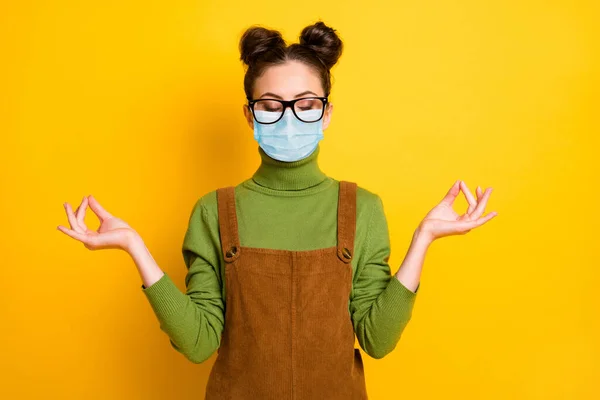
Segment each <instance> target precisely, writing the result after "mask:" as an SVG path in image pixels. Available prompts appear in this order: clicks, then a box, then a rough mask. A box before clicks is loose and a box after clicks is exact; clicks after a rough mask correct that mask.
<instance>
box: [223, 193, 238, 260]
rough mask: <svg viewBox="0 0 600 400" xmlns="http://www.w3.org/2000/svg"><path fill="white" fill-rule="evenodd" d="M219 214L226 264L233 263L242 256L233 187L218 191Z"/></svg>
mask: <svg viewBox="0 0 600 400" xmlns="http://www.w3.org/2000/svg"><path fill="white" fill-rule="evenodd" d="M217 208H218V212H219V236H220V237H221V251H222V252H223V259H224V260H225V262H227V263H230V262H233V261H234V260H235V259H236V258H238V257H239V256H240V247H241V246H240V238H239V234H238V222H237V214H236V212H235V190H234V187H233V186H227V187H223V188H219V189H217Z"/></svg>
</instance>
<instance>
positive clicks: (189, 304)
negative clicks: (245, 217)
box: [142, 198, 225, 364]
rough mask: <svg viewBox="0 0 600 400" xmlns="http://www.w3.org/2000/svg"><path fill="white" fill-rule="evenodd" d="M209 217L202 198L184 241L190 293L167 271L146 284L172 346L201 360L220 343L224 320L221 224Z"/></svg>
mask: <svg viewBox="0 0 600 400" xmlns="http://www.w3.org/2000/svg"><path fill="white" fill-rule="evenodd" d="M213 222H216V221H209V218H208V216H207V212H206V209H205V207H204V205H203V204H202V198H201V199H200V200H198V202H196V204H195V206H194V209H193V211H192V213H191V216H190V218H189V224H188V229H187V231H186V234H185V238H184V241H183V246H182V253H183V259H184V261H185V265H186V267H187V270H188V272H187V275H186V278H185V284H186V287H187V290H186V293H185V294H184V293H182V292H181V291H180V290H179V289H178V288H177V286H176V285H175V284H174V283H173V281H172V280H171V278H170V277H169V275H167V274H166V273H165V274H164V275H163V276H162V277H161V278H160V279H159V280H158V281H157V282H155V283H154V284H152V285H151V286H149V287H145V286H144V285H142V291H143V292H144V294H145V295H146V297H147V298H148V301H149V302H150V305H151V306H152V309H153V310H154V313H155V314H156V316H157V318H158V321H159V323H160V329H161V330H162V331H163V332H165V333H166V334H167V336H168V337H169V341H170V343H171V346H172V347H173V348H174V349H175V350H177V351H178V352H180V353H182V354H183V355H184V356H185V357H186V358H187V359H188V360H190V361H191V362H193V363H196V364H199V363H201V362H203V361H205V360H206V359H208V358H209V357H210V356H211V355H212V354H213V353H214V352H215V351H216V350H217V349H218V348H219V346H220V344H221V333H222V331H223V327H224V324H225V319H224V302H223V298H222V294H221V283H220V282H221V279H220V275H219V273H218V271H219V269H218V268H219V253H218V252H219V249H220V247H219V246H220V244H219V242H218V241H216V240H218V236H217V235H218V229H217V228H216V227H215V224H214V223H213Z"/></svg>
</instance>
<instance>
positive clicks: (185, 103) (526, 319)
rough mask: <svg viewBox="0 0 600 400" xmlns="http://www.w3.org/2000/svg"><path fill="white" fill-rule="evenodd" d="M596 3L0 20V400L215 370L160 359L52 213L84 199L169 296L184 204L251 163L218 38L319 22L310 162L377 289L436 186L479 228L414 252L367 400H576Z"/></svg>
mask: <svg viewBox="0 0 600 400" xmlns="http://www.w3.org/2000/svg"><path fill="white" fill-rule="evenodd" d="M597 4H598V3H597V2H595V1H592V0H590V1H567V0H563V1H541V0H539V1H534V0H530V1H523V0H509V1H503V2H486V1H475V0H472V1H463V2H451V1H444V0H438V1H420V2H417V1H414V2H408V1H388V2H381V1H368V2H351V1H320V2H288V3H286V2H281V1H260V2H257V1H254V2H253V1H235V2H232V1H230V2H220V1H211V2H207V1H195V2H194V1H177V0H173V1H168V2H167V1H163V2H158V1H150V2H149V1H114V0H111V1H104V2H100V3H98V2H87V1H78V2H77V1H64V0H63V1H52V2H50V1H18V2H17V1H13V2H9V1H4V2H3V4H2V5H1V11H0V41H1V42H0V54H1V56H0V57H2V60H1V61H2V62H1V63H0V133H1V142H0V143H1V144H0V171H1V175H0V176H1V178H0V179H1V180H0V184H1V186H0V187H1V190H2V192H1V195H0V210H1V213H2V215H1V221H2V240H1V242H0V243H1V244H0V246H1V248H0V250H1V251H2V263H1V265H2V271H1V272H2V276H1V279H0V293H1V297H0V301H1V303H0V305H1V312H2V315H1V321H2V322H1V323H2V327H1V329H0V332H1V333H0V335H1V336H0V342H1V343H2V354H1V356H0V367H1V371H0V376H1V378H0V380H1V383H0V397H3V398H61V399H75V398H89V399H92V398H93V399H108V398H113V399H117V398H118V399H142V398H144V399H167V398H172V399H174V398H198V399H199V398H203V394H204V389H205V385H206V380H207V377H208V374H209V371H210V368H211V366H212V364H213V362H214V358H215V356H214V355H213V357H212V358H211V359H209V360H208V361H207V362H205V363H204V364H198V365H195V364H192V363H190V362H188V361H187V360H185V359H184V357H183V356H182V355H180V354H178V353H176V352H175V351H174V349H172V348H171V346H170V345H169V343H168V339H167V337H166V335H165V334H164V333H163V332H161V331H160V330H159V326H158V322H157V320H156V318H155V316H154V314H153V313H152V310H151V308H150V306H149V304H148V302H147V300H146V298H145V297H144V295H143V293H142V292H141V289H140V285H141V279H140V278H139V276H138V274H137V271H136V269H135V267H134V264H133V263H132V261H131V260H130V258H129V257H128V256H127V254H125V253H124V252H120V251H117V250H108V251H98V252H91V251H89V250H87V249H86V248H85V247H84V246H83V245H82V244H80V243H78V242H76V241H75V240H73V239H71V238H69V237H67V236H65V235H64V234H63V233H61V232H59V231H58V230H56V226H57V225H59V224H63V225H65V224H67V220H66V217H65V214H64V210H63V206H62V203H63V202H65V201H68V202H70V203H71V204H72V205H73V207H76V206H77V205H78V204H79V202H80V200H81V198H82V196H83V195H87V194H93V195H95V196H96V198H97V199H98V200H99V201H100V202H101V204H103V205H104V206H105V208H106V209H107V210H109V211H110V212H111V213H113V214H114V215H117V216H119V217H121V218H123V219H125V220H126V221H127V222H128V223H130V225H132V226H133V227H134V228H135V229H136V230H138V232H140V234H141V235H142V236H143V238H144V239H145V242H146V245H147V246H148V248H149V249H150V250H151V252H152V254H153V255H154V257H155V259H156V260H157V262H158V263H159V265H160V266H161V267H162V268H163V269H164V270H165V271H167V272H168V273H170V275H171V276H172V277H173V279H174V280H175V281H176V283H177V285H178V286H179V287H180V289H182V290H184V281H183V279H184V276H185V266H184V263H183V259H182V256H181V243H182V240H183V235H184V233H185V229H186V225H187V220H188V217H189V213H190V212H191V209H192V206H193V204H194V202H195V200H196V199H197V198H198V197H199V196H201V195H203V194H204V193H206V192H207V191H209V190H213V189H216V188H217V187H220V186H226V185H232V184H237V183H239V182H240V181H241V180H243V179H245V178H247V177H249V176H250V174H251V173H252V172H253V171H254V170H255V169H256V167H257V166H258V163H259V160H260V159H259V156H258V151H257V144H256V142H255V141H254V140H253V138H252V132H251V130H250V129H248V127H247V125H246V123H245V121H244V120H243V115H242V104H243V101H244V93H243V87H242V78H243V72H244V71H243V68H242V64H241V62H240V61H239V60H238V57H239V53H238V48H237V44H238V40H239V37H240V35H241V34H242V32H243V31H244V29H245V28H247V27H248V26H250V25H251V24H263V25H266V26H268V27H272V28H276V29H280V30H281V31H282V33H283V34H284V37H285V38H286V39H287V40H288V41H295V40H296V39H297V37H298V35H299V33H300V31H301V29H302V28H303V27H304V26H306V25H308V24H311V23H313V22H315V21H316V20H318V19H319V18H322V19H323V21H324V22H326V23H327V24H329V25H331V26H332V27H334V28H336V29H337V30H338V32H339V34H340V36H341V37H342V39H343V40H344V43H345V51H344V54H343V56H342V58H341V60H340V63H339V64H338V65H337V66H336V67H335V68H334V69H333V71H332V72H333V75H334V83H333V93H332V96H331V101H332V102H333V103H334V104H335V109H334V114H333V119H332V123H331V126H330V127H329V129H327V130H326V131H325V139H324V140H323V142H321V146H322V152H321V155H320V159H319V162H320V165H321V168H322V169H323V170H324V171H325V172H326V173H327V174H328V175H330V176H333V177H335V178H336V179H347V180H353V181H356V182H358V183H359V185H361V186H363V187H366V188H367V189H369V190H372V191H374V192H376V193H378V194H379V195H380V196H381V197H382V198H383V201H384V206H385V208H386V215H387V216H388V222H389V226H390V234H391V240H392V257H391V259H390V262H391V264H392V272H395V271H396V270H397V268H398V266H399V265H400V263H401V262H402V259H403V258H404V255H405V252H406V250H407V248H408V245H409V242H410V238H411V234H412V232H413V230H414V229H415V227H416V226H417V224H418V223H419V222H420V220H421V219H422V217H423V216H424V215H425V214H426V212H427V211H429V209H431V208H432V207H433V206H435V205H436V204H437V203H438V202H439V200H441V198H442V197H443V196H444V194H445V193H446V191H447V190H448V188H449V187H450V186H451V185H452V183H453V182H454V181H455V180H456V179H464V180H465V181H466V182H467V184H468V185H469V187H470V188H471V190H472V191H473V192H474V190H475V187H476V186H477V185H482V186H483V187H488V186H492V187H493V188H494V191H493V193H492V196H491V199H490V202H489V206H488V208H487V211H493V210H496V211H498V213H499V215H498V216H497V217H496V218H495V219H493V220H492V221H490V222H488V223H487V224H486V225H484V226H482V227H480V228H478V229H475V230H473V231H471V232H470V233H468V234H467V235H465V236H453V237H449V238H443V239H440V240H439V241H437V242H435V243H434V244H433V245H432V247H431V248H430V250H429V252H428V254H427V258H426V260H425V266H424V270H423V275H422V285H421V288H420V291H419V295H418V298H417V303H416V305H415V309H414V314H413V318H412V320H411V322H410V324H409V326H408V327H407V329H406V330H405V332H404V334H403V336H402V338H401V340H400V342H399V344H398V346H397V347H396V349H395V350H394V352H392V353H391V354H390V355H388V356H387V357H385V358H383V359H381V360H374V359H371V358H369V357H368V356H364V358H365V364H366V366H365V368H366V376H367V385H368V391H369V394H370V398H371V399H374V400H375V399H409V398H410V399H439V398H445V399H593V398H599V397H600V389H599V387H598V383H597V382H598V381H597V379H598V378H600V369H599V366H598V362H599V358H600V357H599V356H600V323H599V319H598V315H599V313H598V307H599V305H600V301H599V295H598V293H599V290H598V285H599V283H600V279H599V274H598V266H599V265H600V262H599V261H600V257H599V255H598V254H599V252H598V247H599V244H600V243H599V241H598V228H599V226H600V225H599V223H600V220H599V207H598V206H599V200H598V198H599V196H598V195H599V190H598V185H599V184H600V180H599V179H598V173H599V172H600V171H599V169H600V168H599V162H598V158H599V156H598V152H599V150H600V148H599V147H600V146H599V139H598V136H599V135H600V130H599V129H598V128H599V123H598V106H599V97H598V89H599V86H600V85H599V80H598V60H599V58H598V54H597V52H596V51H597V50H598V45H599V44H598V41H597V37H598V34H599V33H600V28H598V25H597V21H598V18H599V17H600V15H599V7H598V5H597ZM466 208H467V205H466V201H465V199H464V198H463V197H462V194H461V198H459V199H458V200H457V202H456V207H455V209H456V210H457V211H459V212H460V213H462V212H464V211H465V210H466ZM86 221H87V223H88V224H89V225H91V226H94V227H95V226H97V225H96V221H95V217H94V216H93V214H88V216H87V217H86ZM363 355H364V353H363Z"/></svg>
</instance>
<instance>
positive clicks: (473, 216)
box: [417, 180, 498, 242]
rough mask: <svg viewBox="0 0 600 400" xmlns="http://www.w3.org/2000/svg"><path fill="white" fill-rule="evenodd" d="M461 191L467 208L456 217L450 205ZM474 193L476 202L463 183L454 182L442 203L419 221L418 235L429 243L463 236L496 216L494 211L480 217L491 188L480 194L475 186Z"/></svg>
mask: <svg viewBox="0 0 600 400" xmlns="http://www.w3.org/2000/svg"><path fill="white" fill-rule="evenodd" d="M461 190H462V191H463V193H464V194H465V197H466V198H467V202H468V203H469V208H468V209H467V212H466V213H464V214H463V215H458V214H457V213H456V212H455V211H454V209H453V208H452V204H453V203H454V200H455V199H456V196H458V194H459V193H460V191H461ZM476 193H477V200H476V199H475V198H474V197H473V195H472V194H471V192H470V191H469V188H468V187H467V185H466V183H465V182H464V181H461V180H458V181H456V182H455V183H454V185H452V187H451V188H450V190H449V191H448V193H447V194H446V196H445V197H444V198H443V199H442V201H441V202H440V203H439V204H438V205H437V206H435V207H434V208H433V209H432V210H431V211H429V213H427V215H426V216H425V218H424V219H423V221H421V223H420V224H419V227H418V228H417V231H418V233H419V234H423V235H425V237H426V238H427V239H428V240H429V241H431V242H432V241H434V240H435V239H438V238H441V237H444V236H450V235H464V234H465V233H467V232H469V231H470V230H471V229H473V228H476V227H478V226H480V225H483V224H485V223H486V222H487V221H489V220H490V219H492V218H494V217H495V216H496V215H498V213H497V212H496V211H493V212H490V213H488V214H486V215H485V216H483V217H482V216H481V215H482V214H483V211H484V210H485V206H486V204H487V201H488V199H489V198H490V194H491V193H492V188H491V187H489V188H487V189H486V190H485V192H484V193H482V191H481V188H480V187H479V186H477V190H476Z"/></svg>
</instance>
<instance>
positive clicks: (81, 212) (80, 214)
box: [75, 196, 88, 232]
mask: <svg viewBox="0 0 600 400" xmlns="http://www.w3.org/2000/svg"><path fill="white" fill-rule="evenodd" d="M87 205H88V198H87V197H86V196H84V197H83V200H81V204H80V205H79V207H77V211H75V216H76V218H77V223H78V224H79V226H80V227H81V229H83V231H84V232H85V231H87V226H85V222H84V218H85V210H86V209H87Z"/></svg>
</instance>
